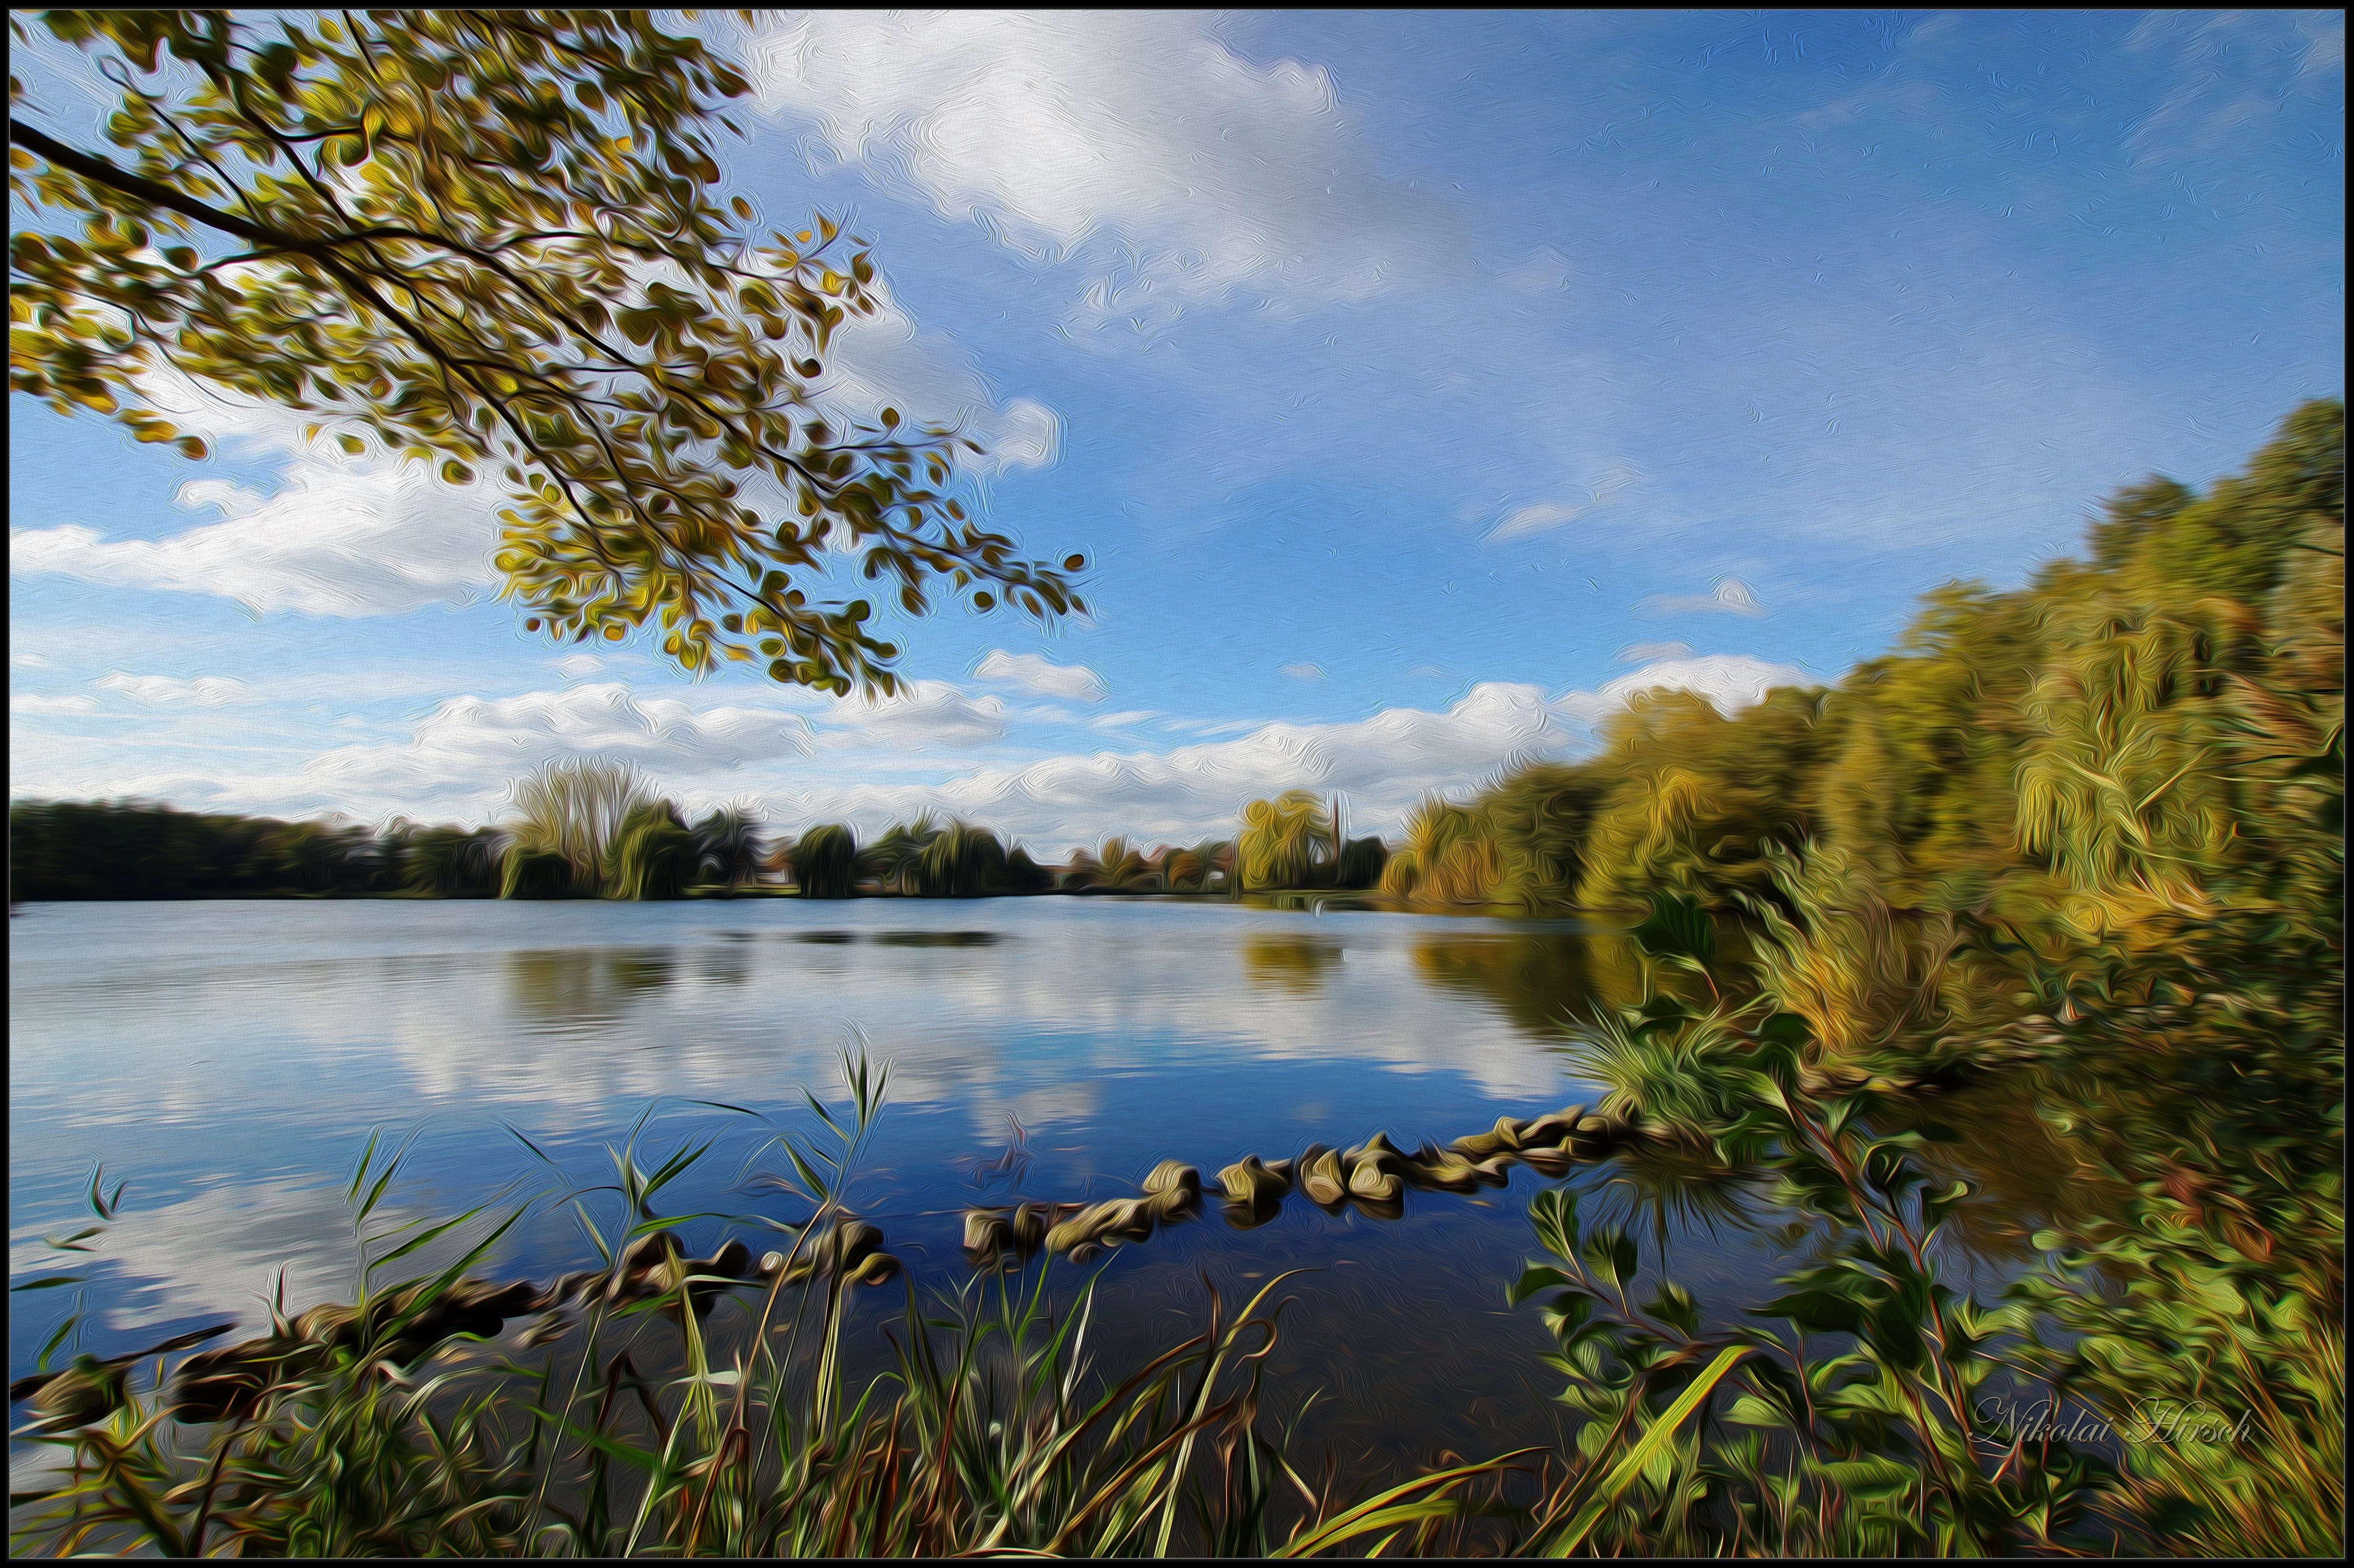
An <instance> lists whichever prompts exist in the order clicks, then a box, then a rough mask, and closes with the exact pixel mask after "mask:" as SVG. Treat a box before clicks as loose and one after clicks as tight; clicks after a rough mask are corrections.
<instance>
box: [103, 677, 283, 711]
mask: <svg viewBox="0 0 2354 1568" xmlns="http://www.w3.org/2000/svg"><path fill="white" fill-rule="evenodd" d="M92 684H94V685H98V686H102V687H104V688H105V689H106V690H108V691H110V692H121V693H122V694H123V695H124V696H126V697H129V698H130V699H131V700H132V701H133V702H136V703H145V704H148V705H151V706H155V707H161V706H164V705H170V704H179V703H186V704H189V705H192V706H195V707H200V708H217V707H219V706H221V705H223V704H226V703H233V702H236V701H237V700H238V699H239V698H240V697H243V696H244V695H246V686H245V683H244V682H243V681H239V680H236V679H234V678H232V677H230V676H228V675H199V676H197V677H196V679H195V680H193V681H183V680H180V679H177V678H176V677H175V676H171V675H129V674H125V673H122V671H120V670H117V671H116V672H115V673H112V674H111V675H101V676H100V677H99V678H98V679H97V680H96V681H95V682H93V683H92Z"/></svg>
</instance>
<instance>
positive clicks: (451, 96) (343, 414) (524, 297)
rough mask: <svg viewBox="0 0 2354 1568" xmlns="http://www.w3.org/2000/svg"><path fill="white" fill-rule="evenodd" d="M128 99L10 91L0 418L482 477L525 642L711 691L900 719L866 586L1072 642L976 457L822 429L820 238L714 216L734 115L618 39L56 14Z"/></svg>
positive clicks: (685, 61) (898, 431) (693, 81)
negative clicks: (700, 683) (165, 387)
mask: <svg viewBox="0 0 2354 1568" xmlns="http://www.w3.org/2000/svg"><path fill="white" fill-rule="evenodd" d="M10 26H12V27H13V28H14V29H15V30H16V35H17V37H19V38H22V37H25V35H26V30H27V27H28V26H43V27H46V28H47V29H48V32H49V33H50V34H51V35H52V36H54V37H57V38H58V39H61V40H63V41H65V42H67V43H69V44H73V45H77V46H79V47H80V48H83V49H85V50H87V51H90V53H91V54H92V55H93V56H95V57H96V65H95V69H96V70H97V72H98V74H99V75H101V76H102V77H103V78H104V79H105V80H106V81H108V82H109V83H111V86H112V88H113V89H114V90H117V91H118V92H119V102H118V103H117V105H116V107H115V109H114V111H113V112H112V113H111V115H110V116H108V118H107V119H106V121H105V124H104V132H103V134H104V137H105V140H106V142H107V143H110V144H111V145H110V146H108V147H102V148H101V147H91V146H75V145H70V144H69V142H68V140H67V139H65V137H64V136H63V135H62V134H61V133H60V130H59V128H58V126H57V125H56V124H54V123H48V124H45V123H43V120H44V118H45V117H44V116H43V115H41V114H40V113H39V112H38V111H36V110H35V109H34V108H33V107H32V106H31V105H30V104H29V103H28V101H27V93H26V90H25V88H24V85H23V83H22V82H21V81H20V80H19V79H17V78H16V77H15V76H14V75H12V76H11V77H10V79H9V120H8V141H9V169H10V188H11V191H12V193H13V194H14V196H16V199H17V201H18V202H19V203H20V204H21V206H22V207H24V208H27V209H30V210H31V211H32V212H33V213H34V214H35V215H36V218H35V222H34V224H33V225H32V226H29V227H27V228H24V229H21V230H20V231H18V232H16V234H14V235H12V237H11V240H10V251H9V268H10V291H9V305H10V337H9V385H10V387H12V388H13V389H14V390H16V391H19V392H24V393H27V394H29V395H31V396H32V397H37V398H39V399H41V400H42V401H43V402H45V403H47V404H48V405H49V406H50V407H51V408H55V409H57V410H58V411H59V412H60V413H67V414H72V413H78V412H82V411H91V412H96V413H99V414H102V415H107V416H111V418H115V419H117V420H119V421H120V422H121V423H122V424H123V425H124V426H126V427H127V428H129V429H130V430H131V431H132V432H133V434H134V435H136V436H137V437H138V438H139V439H140V440H146V441H169V442H173V443H175V444H176V445H177V447H178V448H179V450H181V451H183V452H184V453H186V454H187V455H189V456H191V457H201V456H202V455H204V450H205V449H204V445H203V443H202V442H201V441H200V440H198V439H197V438H196V437H195V436H193V435H189V434H186V433H185V432H184V431H182V430H181V429H179V428H177V427H176V426H175V424H174V422H173V419H172V418H171V417H170V416H169V415H168V414H167V413H165V412H164V411H160V410H159V408H158V390H159V387H160V386H161V385H162V384H164V383H165V382H168V381H170V380H172V379H174V378H175V374H176V376H184V377H186V378H189V379H191V380H193V381H195V382H196V383H198V384H200V385H207V386H209V387H213V388H217V389H220V390H224V391H227V392H228V393H230V394H233V395H235V396H237V397H243V398H249V399H259V400H261V401H264V402H268V403H274V404H278V405H281V406H283V407H285V408H293V409H299V410H303V411H307V412H315V413H316V414H317V415H318V416H319V419H318V422H317V424H316V425H314V426H313V427H312V429H313V435H314V439H315V438H317V437H319V436H322V435H323V434H326V433H332V434H334V437H335V439H336V440H338V441H340V442H341V443H342V445H343V446H344V448H345V450H348V451H351V452H354V453H359V452H362V451H365V450H367V449H368V447H369V445H370V443H371V442H373V443H374V444H375V445H376V447H377V448H378V449H380V450H382V451H384V452H387V453H389V454H393V455H395V456H398V457H400V458H403V459H408V460H415V461H420V462H424V463H427V464H429V465H431V466H432V467H433V468H434V470H435V471H437V472H438V473H439V474H440V476H441V477H442V478H443V479H445V480H447V481H449V482H452V483H463V482H470V481H472V479H473V478H474V477H475V474H476V471H477V470H481V471H484V473H485V474H486V475H487V476H490V477H493V478H494V480H495V482H496V483H497V484H499V485H500V486H502V487H503V488H504V492H505V493H506V495H507V497H508V500H509V502H510V504H509V505H508V506H507V508H506V509H505V510H504V512H503V513H502V514H501V517H502V521H503V524H504V535H503V538H502V542H501V545H500V547H499V550H498V554H497V557H496V559H497V565H498V567H499V570H500V571H501V572H502V574H503V575H504V579H505V585H504V594H505V595H506V596H507V597H510V598H513V599H518V600H520V601H521V602H522V604H523V605H524V606H525V609H527V610H528V612H529V619H528V620H526V621H525V625H526V626H528V627H530V628H532V629H535V630H538V629H542V628H544V629H546V630H547V631H548V632H549V633H550V634H551V635H553V636H555V637H557V638H559V639H568V640H571V641H582V640H586V639H588V638H592V637H597V638H605V639H610V640H613V641H619V640H620V639H622V638H624V637H627V636H628V635H630V633H631V632H632V631H633V630H638V629H641V628H643V627H646V626H647V625H648V624H649V623H650V622H651V623H653V624H655V625H656V627H657V628H658V630H659V632H660V635H661V639H662V647H663V652H665V653H666V654H668V655H669V656H670V657H671V658H672V659H673V660H675V661H676V662H678V663H679V664H680V665H681V666H683V667H684V668H685V669H688V670H691V671H702V670H705V669H708V668H711V667H713V666H714V665H715V664H716V663H717V662H722V661H744V662H763V663H764V664H765V667H766V668H767V670H768V673H769V675H770V676H772V677H773V678H775V679H776V680H779V681H782V682H788V683H797V684H802V685H809V686H814V687H818V688H820V689H822V690H826V691H831V692H834V693H847V692H850V691H852V690H854V689H864V690H869V691H879V692H885V693H887V692H891V691H894V690H896V688H897V684H898V680H897V676H896V674H895V673H894V664H895V661H896V659H897V657H898V649H897V648H896V646H895V645H894V644H892V643H891V642H888V641H885V640H883V638H882V637H881V636H880V635H879V632H878V630H877V629H876V628H875V627H874V626H873V625H872V624H870V617H871V613H872V606H871V604H870V603H869V601H868V600H867V599H832V598H827V599H813V598H812V597H811V589H812V588H818V589H819V591H821V592H822V591H823V590H822V585H820V584H818V583H816V582H815V581H813V579H816V578H820V577H823V576H824V575H825V570H826V566H827V560H828V557H829V556H841V557H843V559H844V560H845V561H852V560H854V562H855V565H856V567H857V569H858V570H859V572H861V573H862V574H863V575H864V577H866V578H869V579H882V580H883V581H884V582H885V583H886V584H887V585H888V586H889V587H891V588H895V589H896V597H897V599H898V601H899V603H900V605H901V607H902V608H903V609H905V610H907V612H909V613H913V614H920V613H922V612H923V611H924V610H925V609H927V608H928V604H929V602H930V595H931V594H933V593H934V592H937V591H938V589H939V588H940V586H941V584H942V581H943V579H944V580H945V583H946V585H947V586H948V588H949V589H950V590H951V591H953V592H955V593H958V594H960V595H969V596H970V604H971V605H972V606H973V607H974V608H975V609H983V610H986V609H993V608H995V607H996V606H997V605H998V604H999V603H1000V602H1001V601H1002V602H1005V603H1008V604H1012V605H1014V606H1017V607H1019V608H1020V609H1023V610H1025V611H1027V612H1029V613H1030V614H1032V615H1034V616H1037V617H1039V618H1041V619H1051V618H1052V617H1054V616H1055V615H1059V614H1062V613H1064V612H1066V611H1069V610H1073V609H1083V608H1084V606H1083V604H1082V603H1081V601H1080V599H1078V598H1077V597H1076V594H1075V593H1074V592H1073V591H1072V588H1071V585H1070V581H1069V577H1068V576H1067V574H1070V573H1076V572H1077V571H1079V570H1080V569H1082V568H1083V567H1084V565H1085V563H1084V561H1083V560H1082V559H1081V558H1080V557H1079V556H1070V557H1068V558H1067V559H1066V560H1065V561H1064V562H1063V563H1062V565H1061V567H1060V568H1056V567H1052V566H1050V565H1047V564H1044V563H1040V562H1034V561H1028V560H1024V559H1023V558H1021V557H1020V556H1017V555H1016V554H1015V550H1014V546H1013V541H1012V540H1011V539H1009V538H1007V537H1006V536H1004V535H1001V534H997V533H993V532H990V531H988V530H985V529H983V528H981V527H980V526H979V525H978V524H975V523H973V522H971V521H970V520H969V519H968V518H967V517H966V514H965V509H964V507H963V505H962V503H960V501H959V500H957V499H956V497H955V496H954V495H953V494H952V493H951V492H952V490H953V488H954V483H955V471H954V466H953V460H954V458H955V455H956V451H957V449H958V448H959V447H960V446H961V447H965V448H968V449H970V450H979V449H978V448H977V447H973V446H972V443H970V442H968V441H961V440H959V439H958V438H957V437H956V436H955V434H954V433H953V432H952V431H950V430H949V429H941V428H938V427H924V428H921V429H917V428H914V427H912V426H911V425H910V423H909V422H908V421H907V419H905V418H902V416H901V415H900V414H899V412H898V411H897V410H896V409H893V408H884V409H882V410H880V411H879V413H877V414H876V415H875V418H873V419H872V420H871V421H863V420H857V419H851V420H848V421H847V422H844V421H843V418H842V417H841V416H840V415H838V414H836V415H832V416H830V415H829V414H828V413H826V412H825V411H822V409H821V408H820V406H819V397H818V393H817V390H816V389H817V387H819V385H820V383H821V382H822V379H823V377H824V376H825V373H826V360H827V356H828V354H829V350H830V347H831V344H832V339H833V334H834V333H835V331H836V329H838V328H839V327H840V326H841V324H842V323H843V322H844V321H845V320H846V319H848V318H849V317H850V316H852V315H858V314H868V313H873V312H874V311H875V309H876V308H877V305H878V296H877V293H876V290H875V264H874V260H873V259H872V256H871V255H870V253H869V251H868V249H866V247H865V244H864V241H862V240H860V239H858V238H855V237H848V238H845V237H843V236H842V235H840V234H839V233H838V232H837V231H836V228H835V227H834V225H833V224H832V222H830V221H828V220H826V219H824V218H822V217H821V218H818V219H817V220H816V221H815V222H814V223H813V224H812V225H811V228H809V229H808V230H805V231H801V232H799V233H795V234H790V235H788V234H784V233H772V234H770V235H769V236H768V238H767V241H766V242H765V243H755V241H754V239H753V238H751V234H750V231H749V228H748V225H749V222H750V219H751V217H752V208H751V207H750V205H749V204H748V202H747V201H746V200H745V199H744V198H743V197H741V196H735V197H732V198H729V197H724V196H723V193H722V189H721V174H720V168H719V164H718V162H717V159H716V156H715V153H714V140H715V133H716V132H718V131H720V130H726V131H730V132H732V131H734V130H735V129H736V127H735V125H734V123H733V122H731V121H729V120H727V119H726V118H724V117H723V116H722V115H721V113H720V107H721V106H722V105H724V104H725V103H726V101H728V100H730V99H735V98H740V97H742V96H743V95H745V94H746V93H747V92H748V90H749V84H748V82H747V81H746V79H745V78H744V77H743V75H742V74H741V73H740V72H738V71H737V69H735V68H734V67H733V66H731V65H729V64H727V63H726V61H725V60H723V59H720V58H717V57H716V56H715V55H714V54H713V53H712V52H711V51H710V50H708V49H707V48H705V46H704V45H703V44H702V43H701V42H699V41H697V40H695V39H694V38H691V37H677V36H673V35H672V34H670V33H668V32H665V31H664V30H663V27H662V26H661V25H660V24H659V23H658V21H657V20H656V19H655V16H653V14H652V13H648V12H634V11H464V10H459V11H370V12H366V13H355V12H349V11H345V12H336V13H334V14H333V15H331V16H325V17H321V18H316V19H312V20H296V19H290V18H285V17H280V16H267V17H265V16H264V15H263V14H260V13H238V12H228V11H177V10H164V11H108V12H90V11H50V12H44V13H40V14H39V19H38V21H37V23H28V22H27V20H26V19H25V18H24V17H22V16H19V17H17V18H15V19H13V20H12V21H11V24H10Z"/></svg>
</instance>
